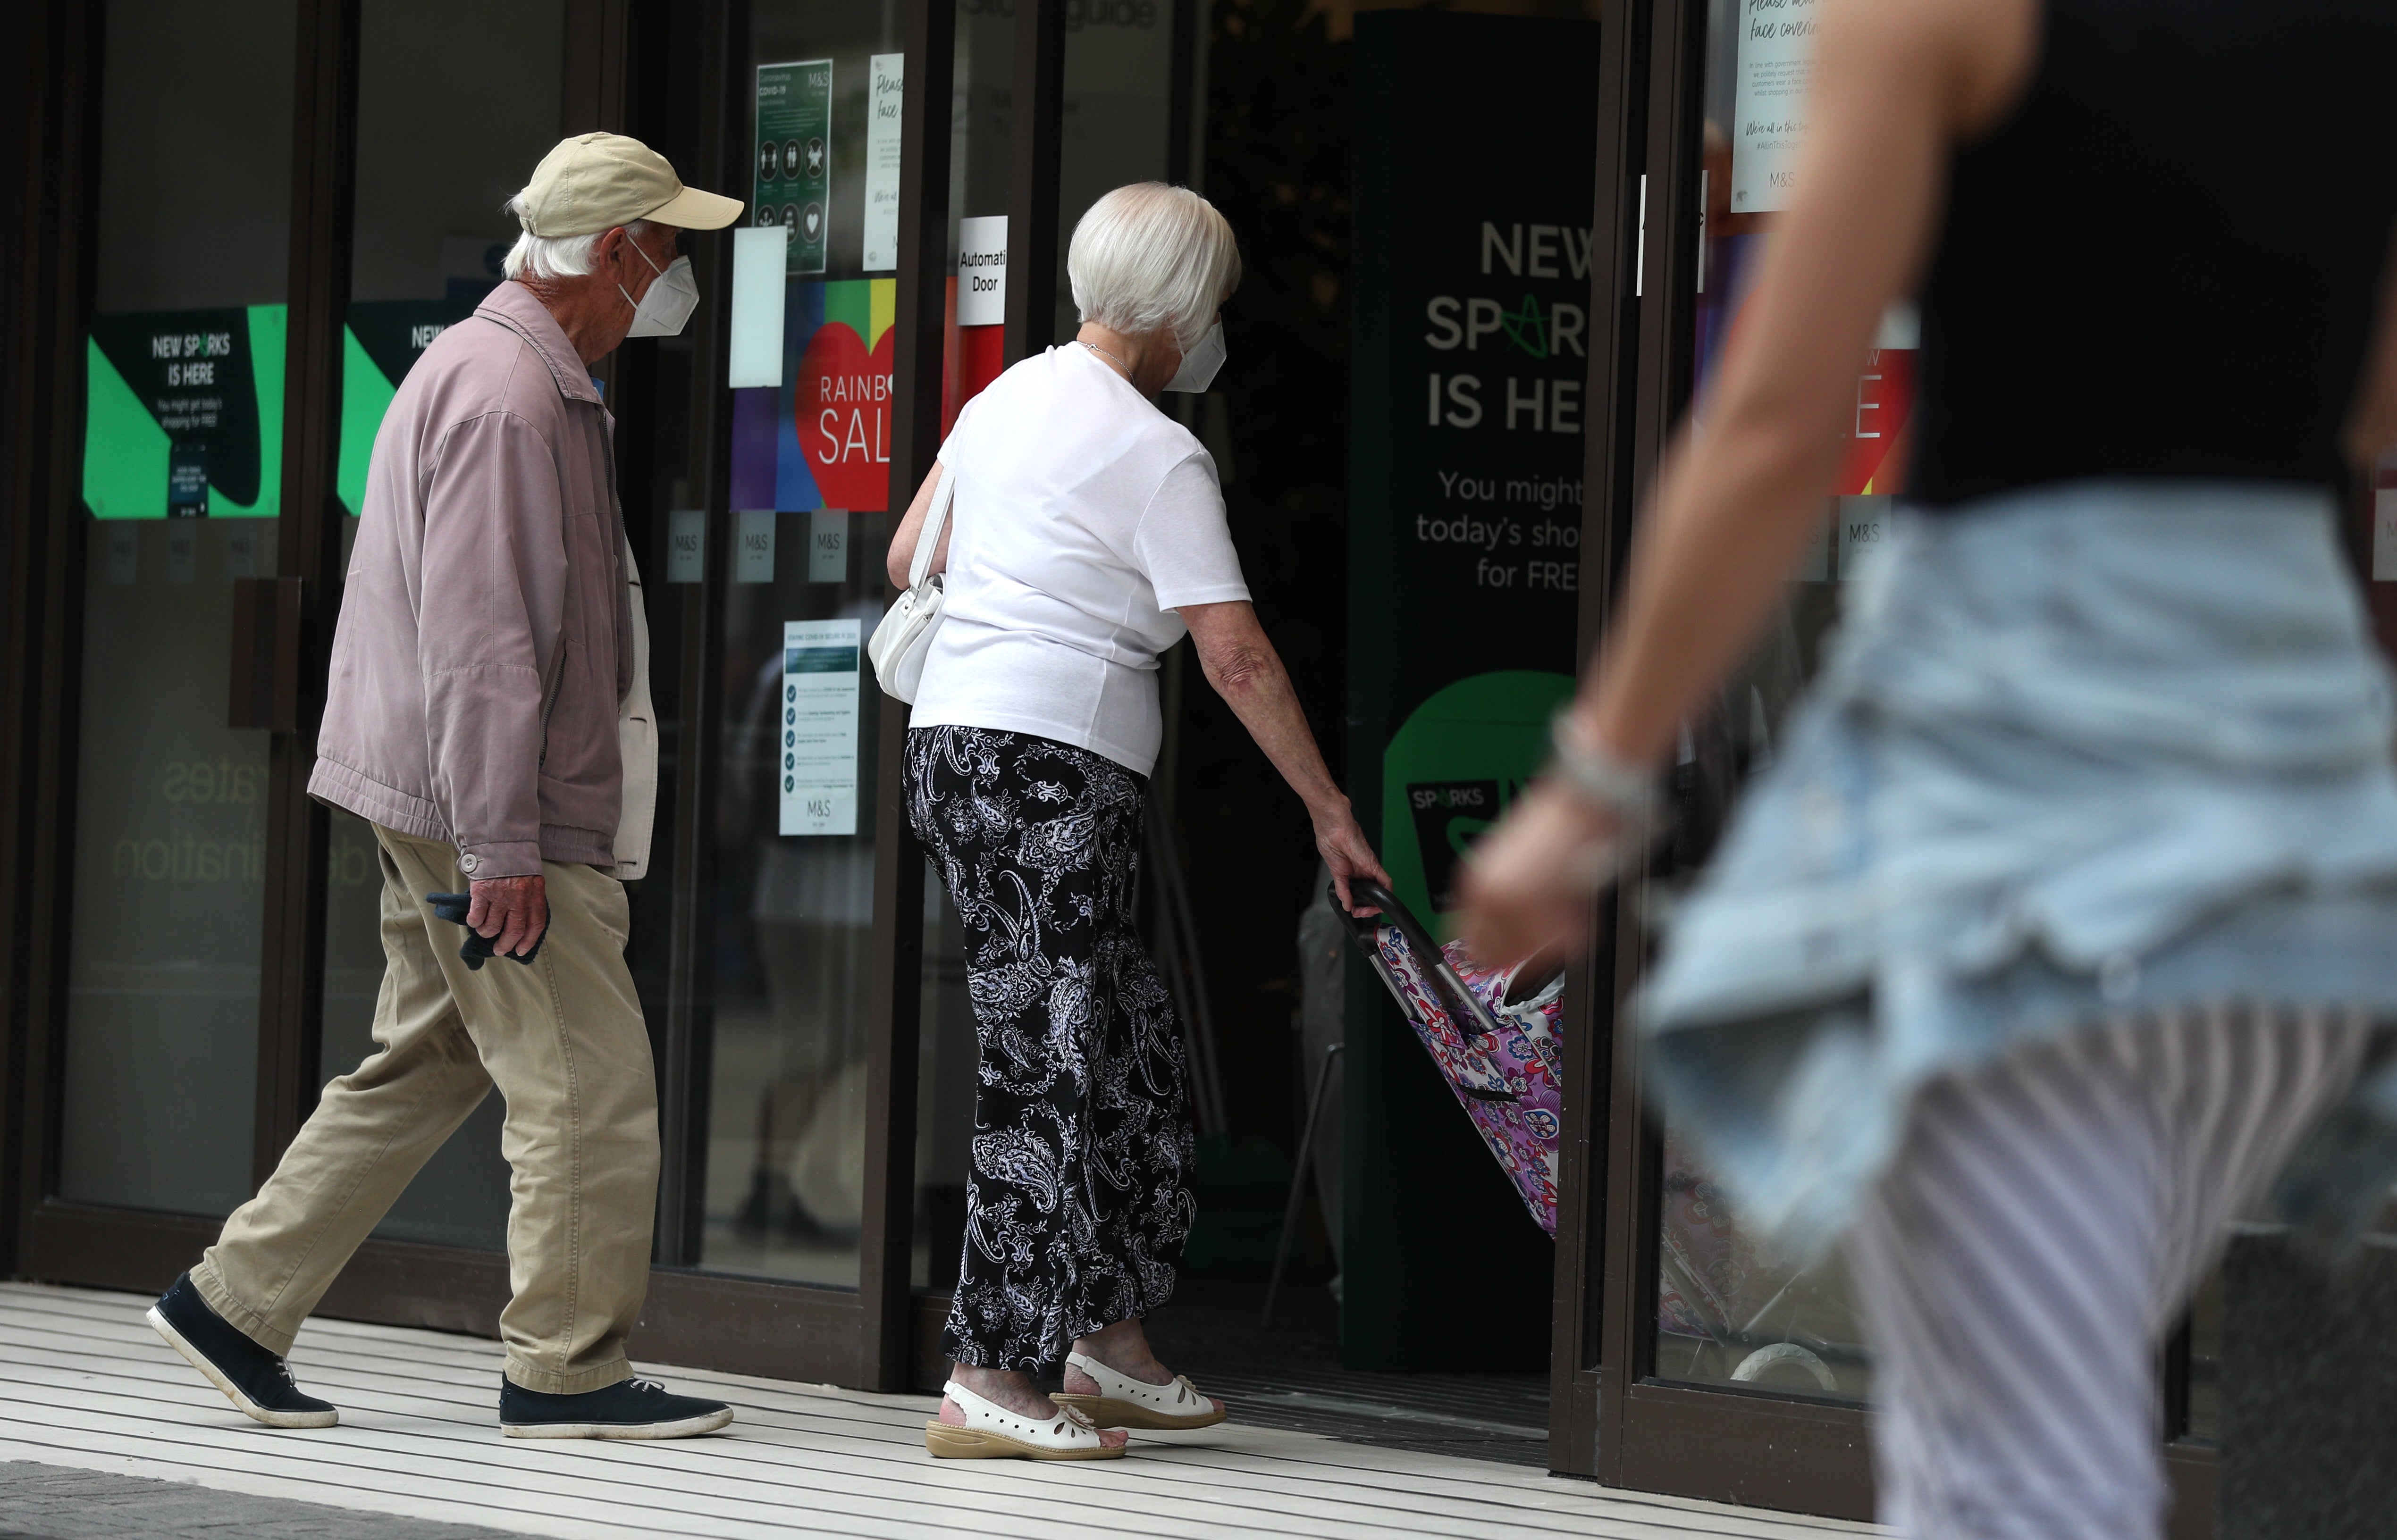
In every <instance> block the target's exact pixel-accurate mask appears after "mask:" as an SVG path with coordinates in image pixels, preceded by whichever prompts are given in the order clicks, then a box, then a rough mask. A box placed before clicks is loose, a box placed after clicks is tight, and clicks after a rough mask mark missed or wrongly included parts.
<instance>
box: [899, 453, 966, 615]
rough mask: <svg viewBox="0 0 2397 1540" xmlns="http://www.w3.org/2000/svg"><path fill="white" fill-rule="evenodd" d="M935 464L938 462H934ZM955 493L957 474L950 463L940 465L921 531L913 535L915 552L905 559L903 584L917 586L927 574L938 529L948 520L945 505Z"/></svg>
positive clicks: (938, 540)
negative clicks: (905, 568) (937, 478)
mask: <svg viewBox="0 0 2397 1540" xmlns="http://www.w3.org/2000/svg"><path fill="white" fill-rule="evenodd" d="M934 463H935V464H939V463H940V462H937V461H935V462H934ZM956 498H957V470H956V468H955V467H954V466H950V465H945V464H944V465H941V485H940V488H939V489H938V490H936V491H934V492H933V493H932V507H931V512H930V513H927V514H926V515H925V516H924V530H923V533H921V534H919V535H917V537H916V554H915V556H913V557H911V558H909V560H908V562H907V586H908V587H909V588H921V587H923V586H924V580H925V579H926V578H927V577H930V576H931V571H932V553H933V552H935V551H938V550H939V549H940V548H941V530H942V529H943V528H944V526H946V525H947V523H948V522H949V504H950V502H953V501H955V500H956Z"/></svg>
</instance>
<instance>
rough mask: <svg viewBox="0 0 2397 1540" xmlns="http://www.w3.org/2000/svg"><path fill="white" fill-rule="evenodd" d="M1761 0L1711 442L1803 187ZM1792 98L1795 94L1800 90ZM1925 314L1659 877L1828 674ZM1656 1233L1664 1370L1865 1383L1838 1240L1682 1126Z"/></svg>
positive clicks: (1728, 132)
mask: <svg viewBox="0 0 2397 1540" xmlns="http://www.w3.org/2000/svg"><path fill="white" fill-rule="evenodd" d="M1756 4H1757V0H1709V5H1708V16H1707V61H1706V122H1705V128H1704V134H1705V139H1704V145H1705V162H1704V164H1705V186H1706V199H1707V209H1706V218H1707V223H1706V232H1707V239H1706V243H1705V246H1704V248H1703V249H1702V251H1701V253H1700V259H1699V260H1700V261H1701V263H1702V265H1703V275H1702V278H1701V280H1700V281H1701V293H1700V295H1699V299H1698V304H1697V316H1696V338H1695V349H1696V368H1695V389H1696V395H1695V398H1694V400H1695V405H1694V417H1695V420H1696V423H1697V430H1698V435H1699V442H1700V443H1701V445H1703V442H1704V435H1705V427H1706V412H1705V408H1706V395H1705V392H1706V389H1707V383H1708V382H1709V380H1710V378H1711V376H1712V373H1713V370H1714V368H1715V366H1716V364H1717V363H1718V361H1719V360H1720V359H1721V354H1722V348H1723V343H1724V341H1725V340H1726V338H1727V337H1728V336H1729V335H1730V333H1731V331H1732V329H1733V328H1734V325H1735V324H1736V321H1737V318H1738V315H1739V313H1740V309H1741V307H1742V305H1743V304H1744V303H1745V302H1746V301H1747V299H1748V292H1749V289H1750V288H1751V286H1752V284H1753V283H1754V280H1755V277H1756V273H1757V268H1758V264H1759V261H1760V259H1761V256H1762V254H1763V252H1764V250H1765V248H1766V247H1767V246H1768V245H1769V243H1770V242H1771V241H1772V239H1773V231H1774V225H1775V224H1776V222H1777V221H1778V218H1779V210H1780V208H1781V207H1782V204H1783V202H1784V201H1785V200H1786V197H1787V188H1788V183H1787V181H1786V177H1785V176H1784V175H1783V174H1784V173H1786V171H1787V170H1788V164H1789V160H1788V154H1787V147H1776V146H1775V145H1774V143H1773V142H1772V141H1771V136H1764V135H1759V134H1754V133H1745V132H1744V131H1743V122H1742V114H1743V113H1745V114H1747V116H1748V117H1749V118H1761V119H1771V118H1786V117H1787V116H1788V115H1791V114H1788V113H1784V112H1782V111H1781V110H1780V109H1779V107H1777V106H1776V105H1775V99H1773V98H1772V97H1771V96H1770V95H1769V92H1770V90H1771V89H1772V87H1773V83H1774V82H1775V81H1787V80H1790V79H1793V78H1800V79H1802V60H1801V62H1800V63H1799V64H1798V66H1797V68H1798V70H1799V71H1800V74H1796V75H1793V74H1791V67H1790V66H1789V65H1788V64H1786V63H1783V64H1776V63H1775V61H1774V60H1771V59H1764V58H1751V59H1750V60H1748V77H1749V82H1750V86H1749V96H1748V98H1746V99H1744V98H1743V95H1742V68H1743V65H1742V61H1741V59H1740V54H1739V47H1740V39H1741V36H1742V34H1743V33H1745V32H1746V30H1747V28H1746V22H1747V20H1748V11H1749V10H1750V9H1751V8H1752V7H1755V6H1756ZM1785 105H1786V103H1785ZM1914 343H1915V339H1914V335H1913V325H1912V320H1911V315H1910V312H1909V311H1908V310H1906V309H1904V308H1903V307H1893V308H1892V311H1891V313H1890V314H1889V315H1886V316H1884V317H1883V320H1882V327H1881V337H1880V339H1879V340H1878V343H1877V346H1876V350H1875V352H1874V353H1873V354H1872V355H1871V357H1870V359H1869V361H1868V363H1867V365H1866V367H1865V368H1864V369H1863V370H1862V371H1861V373H1860V374H1859V377H1858V379H1857V381H1856V389H1855V409H1854V411H1853V412H1852V413H1851V414H1850V416H1849V419H1848V421H1847V422H1845V423H1844V425H1843V432H1842V438H1843V441H1844V448H1845V454H1844V455H1843V457H1842V461H1841V469H1840V472H1839V475H1838V478H1837V480H1836V481H1835V483H1834V485H1833V487H1832V488H1831V489H1829V495H1828V496H1827V497H1826V499H1825V501H1824V518H1823V527H1822V534H1821V536H1820V538H1819V539H1818V540H1817V541H1816V542H1815V543H1814V545H1813V546H1812V547H1811V548H1810V549H1809V551H1808V552H1807V554H1806V556H1804V557H1803V558H1802V559H1801V562H1800V564H1799V566H1798V567H1797V569H1796V570H1795V571H1794V573H1793V575H1792V577H1791V579H1790V581H1789V583H1788V586H1787V588H1786V590H1785V594H1784V602H1783V604H1782V606H1781V608H1780V610H1779V612H1778V613H1777V614H1776V615H1775V616H1774V620H1773V622H1772V623H1771V624H1770V625H1769V626H1768V627H1767V628H1766V632H1765V636H1764V639H1763V641H1762V643H1761V645H1760V646H1759V647H1758V648H1757V649H1756V650H1755V651H1754V653H1753V654H1752V655H1751V656H1750V657H1749V658H1748V660H1747V661H1746V663H1744V664H1743V665H1742V666H1741V667H1740V668H1739V669H1737V670H1735V671H1734V673H1733V674H1732V676H1730V677H1729V678H1728V679H1727V680H1726V681H1725V683H1724V685H1723V688H1722V689H1721V691H1720V693H1719V694H1718V695H1717V697H1716V698H1715V701H1714V702H1713V703H1712V705H1711V706H1710V708H1709V709H1708V710H1707V712H1706V713H1705V714H1704V715H1703V716H1700V717H1698V718H1696V719H1694V722H1693V723H1692V726H1691V728H1690V730H1689V731H1688V733H1687V734H1686V735H1685V737H1684V739H1683V742H1682V744H1681V753H1680V757H1679V760H1678V763H1677V764H1676V766H1675V768H1674V773H1673V796H1674V800H1675V804H1676V808H1675V812H1676V823H1675V827H1674V829H1673V832H1672V834H1671V836H1670V837H1669V838H1668V840H1667V844H1666V847H1665V849H1664V850H1663V851H1662V852H1661V855H1660V860H1659V864H1658V867H1657V870H1656V874H1655V880H1656V881H1657V882H1658V883H1659V884H1660V885H1661V886H1662V887H1664V888H1665V889H1666V890H1667V891H1668V892H1669V891H1672V890H1675V889H1678V888H1681V887H1684V886H1686V885H1687V883H1688V882H1689V881H1690V879H1691V878H1692V877H1694V875H1695V874H1696V872H1697V870H1698V868H1699V867H1700V866H1701V865H1702V864H1704V862H1705V860H1706V858H1707V855H1708V853H1709V852H1710V850H1711V849H1712V847H1713V844H1714V841H1715V839H1716V837H1718V836H1719V835H1720V834H1721V831H1722V828H1723V826H1724V824H1726V822H1727V821H1728V819H1729V817H1730V814H1731V810H1732V807H1733V804H1734V802H1735V801H1736V800H1737V797H1738V792H1739V787H1740V785H1741V784H1742V783H1744V782H1745V781H1746V780H1747V778H1748V776H1750V775H1752V774H1754V773H1756V772H1757V771H1759V770H1762V769H1763V768H1764V767H1765V765H1767V764H1768V763H1770V762H1771V760H1772V757H1773V750H1774V742H1775V740H1776V738H1777V736H1778V734H1779V732H1780V730H1781V725H1782V721H1783V718H1784V716H1786V715H1787V713H1788V709H1789V707H1790V705H1791V704H1792V703H1793V702H1795V700H1796V699H1797V697H1798V695H1799V693H1800V692H1801V690H1803V689H1804V688H1805V685H1806V683H1807V681H1808V680H1809V679H1810V678H1812V677H1813V676H1814V670H1815V667H1816V665H1817V663H1818V662H1819V659H1820V655H1821V651H1822V647H1823V644H1824V641H1825V639H1826V637H1827V636H1828V632H1829V630H1830V627H1831V625H1832V623H1833V622H1834V621H1835V620H1836V619H1837V618H1838V615H1839V608H1840V596H1841V591H1842V588H1843V586H1844V585H1845V584H1846V583H1849V582H1852V581H1853V580H1854V579H1855V577H1856V575H1857V574H1858V573H1859V572H1860V571H1861V570H1862V569H1863V568H1864V565H1865V564H1866V563H1868V561H1870V560H1871V558H1872V555H1873V551H1874V547H1875V545H1876V544H1877V543H1878V542H1879V540H1880V536H1881V521H1882V519H1883V517H1884V516H1885V515H1886V511H1887V508H1888V504H1889V502H1890V501H1891V497H1890V494H1891V492H1892V490H1893V489H1894V488H1895V487H1896V486H1898V485H1899V484H1901V483H1902V481H1903V478H1904V475H1905V444H1906V438H1905V429H1906V424H1907V419H1908V413H1909V411H1910V408H1911V407H1912V403H1913V394H1912V387H1913V378H1914V368H1913V358H1914V352H1913V350H1914ZM1664 1160H1665V1172H1664V1192H1663V1202H1662V1210H1661V1215H1660V1225H1661V1231H1660V1234H1659V1236H1658V1238H1657V1239H1658V1246H1657V1255H1658V1278H1657V1312H1656V1332H1657V1344H1656V1372H1657V1373H1658V1374H1660V1375H1662V1376H1665V1377H1667V1378H1670V1379H1678V1380H1687V1381H1694V1382H1698V1383H1705V1384H1716V1385H1725V1386H1729V1385H1739V1386H1746V1387H1748V1388H1751V1389H1758V1390H1772V1391H1776V1392H1787V1393H1791V1394H1798V1395H1805V1396H1818V1397H1831V1398H1835V1399H1863V1398H1864V1397H1865V1396H1866V1395H1867V1394H1868V1390H1869V1386H1870V1362H1869V1360H1868V1357H1867V1355H1866V1353H1865V1350H1864V1347H1863V1346H1862V1343H1863V1332H1862V1329H1861V1327H1860V1326H1859V1324H1858V1321H1857V1318H1856V1313H1855V1304H1854V1301H1853V1299H1852V1298H1851V1295H1850V1292H1849V1289H1848V1283H1847V1278H1846V1272H1845V1269H1844V1267H1843V1266H1842V1264H1841V1255H1840V1252H1839V1251H1838V1249H1837V1248H1836V1247H1832V1248H1830V1249H1828V1251H1827V1252H1825V1254H1823V1255H1822V1256H1821V1257H1820V1259H1819V1260H1816V1261H1814V1262H1813V1263H1812V1264H1811V1265H1806V1264H1801V1260H1800V1259H1799V1258H1798V1257H1796V1256H1793V1255H1790V1254H1788V1253H1787V1252H1784V1251H1783V1250H1781V1249H1780V1248H1778V1247H1776V1246H1774V1244H1772V1243H1771V1242H1770V1241H1769V1240H1767V1239H1765V1238H1764V1237H1762V1236H1760V1235H1757V1234H1755V1233H1753V1232H1751V1231H1750V1230H1748V1228H1747V1227H1745V1226H1744V1225H1742V1224H1741V1222H1740V1218H1739V1215H1738V1212H1736V1210H1735V1209H1734V1207H1733V1206H1732V1205H1731V1204H1730V1203H1729V1202H1728V1201H1727V1199H1725V1198H1724V1196H1723V1194H1722V1193H1721V1190H1720V1189H1719V1188H1717V1187H1716V1186H1715V1185H1714V1183H1713V1181H1712V1180H1711V1179H1710V1178H1709V1177H1708V1176H1707V1172H1706V1171H1705V1169H1704V1167H1703V1165H1702V1164H1701V1163H1700V1162H1699V1161H1697V1160H1696V1159H1695V1158H1694V1156H1693V1155H1692V1154H1691V1152H1690V1151H1689V1150H1688V1149H1687V1148H1686V1147H1685V1146H1684V1145H1683V1144H1682V1142H1681V1140H1680V1139H1679V1138H1678V1137H1676V1136H1675V1135H1674V1134H1673V1133H1672V1132H1671V1131H1670V1130H1667V1135H1666V1139H1665V1146H1664Z"/></svg>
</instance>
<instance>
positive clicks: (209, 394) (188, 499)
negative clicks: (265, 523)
mask: <svg viewBox="0 0 2397 1540" xmlns="http://www.w3.org/2000/svg"><path fill="white" fill-rule="evenodd" d="M86 351H87V359H86V362H87V366H88V368H89V370H90V372H89V375H88V378H87V384H86V391H87V395H86V403H85V406H86V410H85V418H84V474H83V491H84V502H85V505H86V506H87V507H89V508H90V509H91V512H92V516H94V517H95V518H273V517H274V516H275V513H276V511H277V510H278V508H279V507H280V500H279V498H278V496H277V492H278V489H279V488H280V487H281V485H282V477H283V307H282V306H281V305H249V306H246V307H243V306H235V307H229V308H225V309H220V310H157V311H142V312H134V313H125V314H118V315H95V316H93V317H92V318H91V334H90V340H89V342H88V343H87V350H86Z"/></svg>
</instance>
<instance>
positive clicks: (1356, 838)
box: [1308, 797, 1390, 916]
mask: <svg viewBox="0 0 2397 1540" xmlns="http://www.w3.org/2000/svg"><path fill="white" fill-rule="evenodd" d="M1308 811H1309V812H1313V813H1315V849H1316V850H1317V851H1318V852H1319V853H1320V854H1321V855H1322V857H1323V864H1325V865H1327V866H1329V867H1331V868H1332V888H1333V890H1334V891H1337V892H1338V893H1339V895H1340V906H1341V907H1342V908H1344V909H1346V910H1347V911H1348V912H1349V913H1350V914H1352V915H1358V916H1364V915H1378V914H1380V913H1381V911H1380V910H1379V909H1376V908H1374V907H1373V905H1371V904H1360V903H1359V902H1358V901H1357V900H1356V899H1354V898H1352V897H1351V896H1350V895H1349V892H1348V884H1349V883H1351V882H1354V881H1364V880H1368V879H1370V880H1372V881H1374V882H1378V883H1380V884H1381V885H1382V886H1383V887H1385V888H1387V887H1388V886H1389V885H1390V874H1389V873H1388V872H1386V871H1385V870H1383V869H1382V863H1381V861H1380V860H1379V859H1378V858H1377V857H1375V855H1374V854H1373V846H1372V845H1371V844H1370V843H1368V842H1367V841H1366V838H1365V831H1364V830H1363V829H1361V828H1359V826H1358V824H1357V815H1356V814H1355V813H1354V812H1353V811H1352V810H1350V809H1349V806H1348V799H1347V798H1346V797H1342V798H1341V799H1340V805H1339V807H1337V808H1334V809H1327V810H1323V811H1317V810H1315V809H1312V808H1310V809H1308Z"/></svg>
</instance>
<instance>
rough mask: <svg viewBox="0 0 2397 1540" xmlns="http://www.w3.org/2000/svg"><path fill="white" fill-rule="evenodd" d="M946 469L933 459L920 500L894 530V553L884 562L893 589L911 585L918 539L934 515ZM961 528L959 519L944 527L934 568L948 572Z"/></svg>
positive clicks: (911, 506) (933, 559)
mask: <svg viewBox="0 0 2397 1540" xmlns="http://www.w3.org/2000/svg"><path fill="white" fill-rule="evenodd" d="M942 471H943V467H942V464H941V462H939V461H937V460H935V461H933V462H932V474H931V475H928V476H926V477H925V478H924V484H923V485H922V486H921V487H918V488H917V489H916V501H915V502H910V503H909V504H907V516H906V517H904V518H903V519H901V520H900V521H899V528H898V529H895V530H893V531H891V556H890V559H889V560H888V561H887V562H885V563H884V564H883V569H884V570H886V571H888V572H889V573H890V574H891V587H893V588H904V587H906V586H907V568H908V566H909V565H910V564H911V563H913V562H914V561H915V559H916V542H917V541H918V540H920V539H922V538H923V534H924V520H925V519H926V518H928V517H929V516H931V512H932V493H933V492H934V491H935V490H937V489H939V487H940V485H941V475H942ZM950 512H951V513H955V512H956V509H954V508H952V509H951V510H950ZM956 529H957V521H956V520H955V519H951V520H950V521H949V522H948V523H946V524H944V525H942V526H941V543H940V544H939V545H938V546H937V547H935V548H934V550H933V552H932V566H931V570H932V571H934V572H945V571H947V570H948V569H949V536H950V535H951V534H952V533H954V532H955V531H956Z"/></svg>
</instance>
